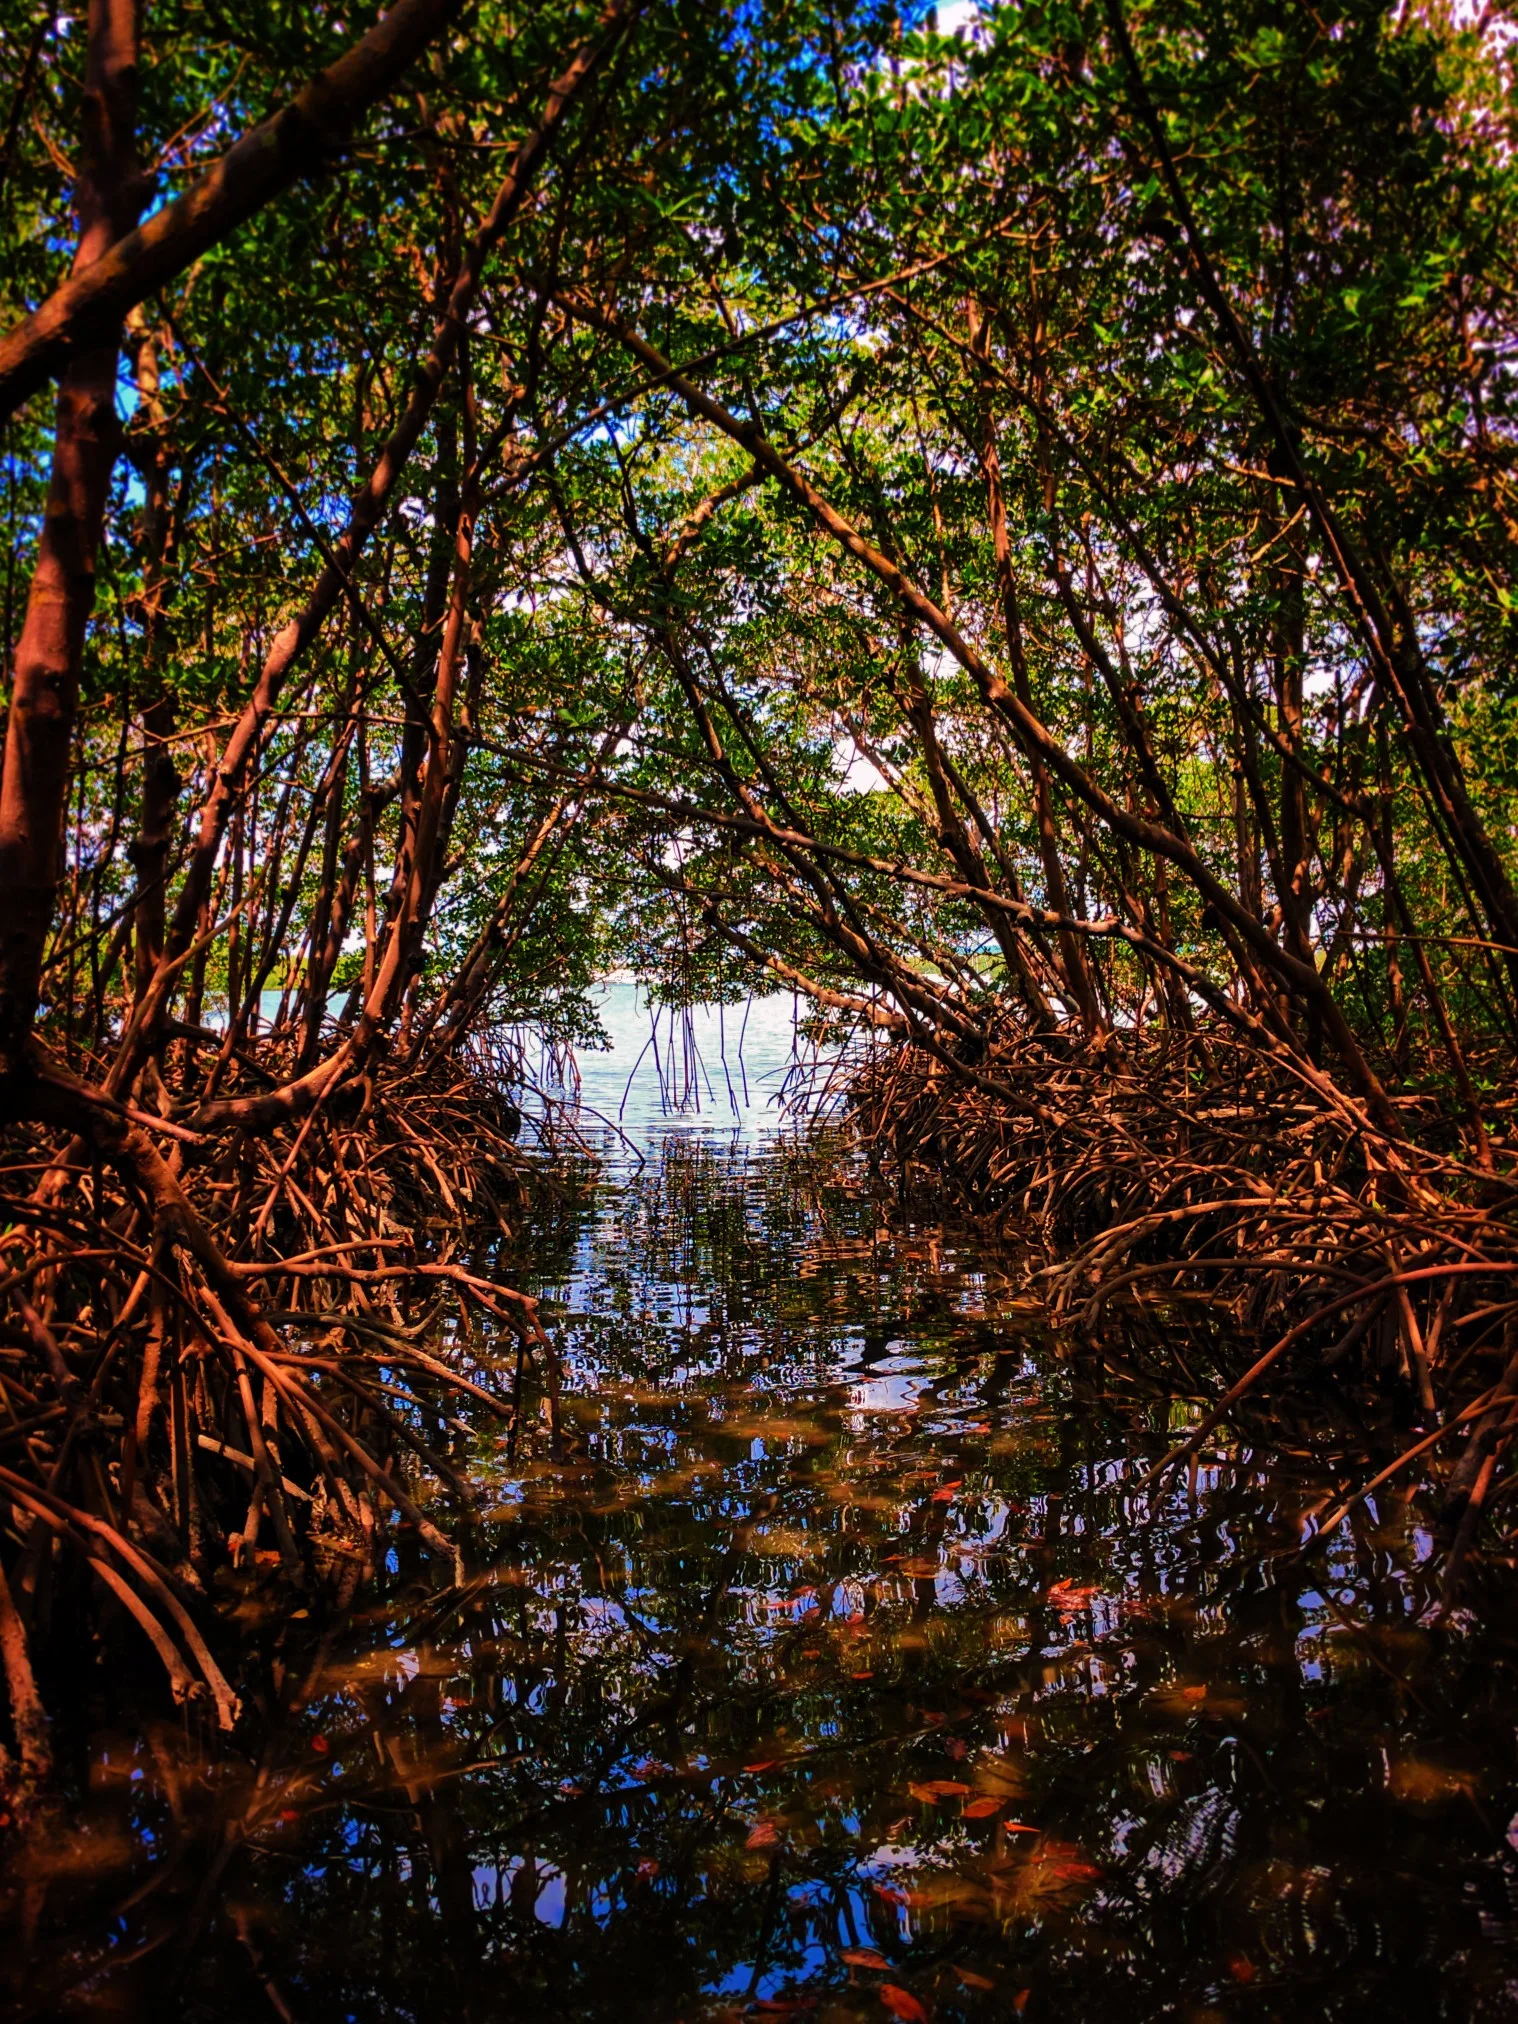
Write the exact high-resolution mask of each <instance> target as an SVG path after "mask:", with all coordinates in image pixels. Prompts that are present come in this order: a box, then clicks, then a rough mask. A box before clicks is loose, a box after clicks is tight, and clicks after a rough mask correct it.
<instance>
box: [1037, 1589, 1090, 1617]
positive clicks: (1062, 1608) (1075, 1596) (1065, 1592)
mask: <svg viewBox="0 0 1518 2024" xmlns="http://www.w3.org/2000/svg"><path fill="white" fill-rule="evenodd" d="M1097 1593H1098V1591H1097V1590H1096V1589H1095V1588H1077V1587H1076V1585H1075V1583H1074V1582H1073V1581H1056V1582H1055V1584H1054V1586H1053V1587H1052V1588H1051V1589H1050V1590H1049V1594H1048V1601H1049V1602H1050V1604H1051V1605H1052V1606H1053V1607H1054V1608H1055V1609H1057V1610H1058V1611H1059V1613H1060V1615H1061V1616H1076V1615H1078V1614H1079V1612H1080V1611H1081V1610H1083V1609H1084V1608H1085V1607H1086V1604H1087V1603H1088V1602H1089V1601H1090V1600H1091V1598H1092V1596H1093V1595H1095V1594H1097Z"/></svg>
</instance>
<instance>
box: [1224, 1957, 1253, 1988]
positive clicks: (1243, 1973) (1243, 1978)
mask: <svg viewBox="0 0 1518 2024" xmlns="http://www.w3.org/2000/svg"><path fill="white" fill-rule="evenodd" d="M1228 1972H1229V1974H1230V1975H1232V1977H1233V1979H1234V1980H1235V1981H1236V1982H1252V1981H1253V1980H1254V1978H1255V1976H1256V1975H1257V1974H1258V1973H1259V1970H1258V1968H1256V1966H1255V1964H1254V1962H1253V1961H1251V1960H1250V1958H1249V1956H1248V1955H1247V1954H1234V1955H1232V1956H1231V1957H1230V1959H1229V1962H1228Z"/></svg>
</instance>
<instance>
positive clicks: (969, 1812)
mask: <svg viewBox="0 0 1518 2024" xmlns="http://www.w3.org/2000/svg"><path fill="white" fill-rule="evenodd" d="M1000 1809H1001V1801H1000V1800H999V1799H970V1800H967V1801H966V1802H965V1819H966V1820H989V1819H990V1818H991V1815H992V1814H993V1813H996V1812H999V1811H1000Z"/></svg>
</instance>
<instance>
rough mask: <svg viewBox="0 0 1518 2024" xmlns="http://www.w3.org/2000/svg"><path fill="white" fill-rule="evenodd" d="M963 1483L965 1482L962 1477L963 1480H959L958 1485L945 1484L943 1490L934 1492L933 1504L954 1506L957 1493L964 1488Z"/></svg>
mask: <svg viewBox="0 0 1518 2024" xmlns="http://www.w3.org/2000/svg"><path fill="white" fill-rule="evenodd" d="M963 1482H964V1478H963V1477H961V1478H960V1479H959V1482H957V1483H945V1484H944V1486H943V1488H942V1489H941V1490H935V1491H934V1492H933V1497H932V1501H933V1503H935V1504H952V1503H953V1502H954V1498H955V1495H956V1493H957V1492H958V1491H959V1489H960V1488H961V1487H962V1485H963Z"/></svg>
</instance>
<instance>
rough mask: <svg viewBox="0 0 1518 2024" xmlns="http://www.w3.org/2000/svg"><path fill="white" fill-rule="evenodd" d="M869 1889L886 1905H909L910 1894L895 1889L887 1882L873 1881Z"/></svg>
mask: <svg viewBox="0 0 1518 2024" xmlns="http://www.w3.org/2000/svg"><path fill="white" fill-rule="evenodd" d="M870 1889H871V1890H872V1891H874V1893H875V1895H876V1897H878V1898H880V1899H882V1900H883V1901H884V1902H885V1903H886V1904H888V1905H910V1904H911V1902H912V1900H911V1897H910V1895H909V1894H908V1893H907V1892H906V1891H904V1890H897V1889H895V1888H894V1887H893V1886H892V1885H891V1884H888V1883H873V1884H871V1885H870Z"/></svg>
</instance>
